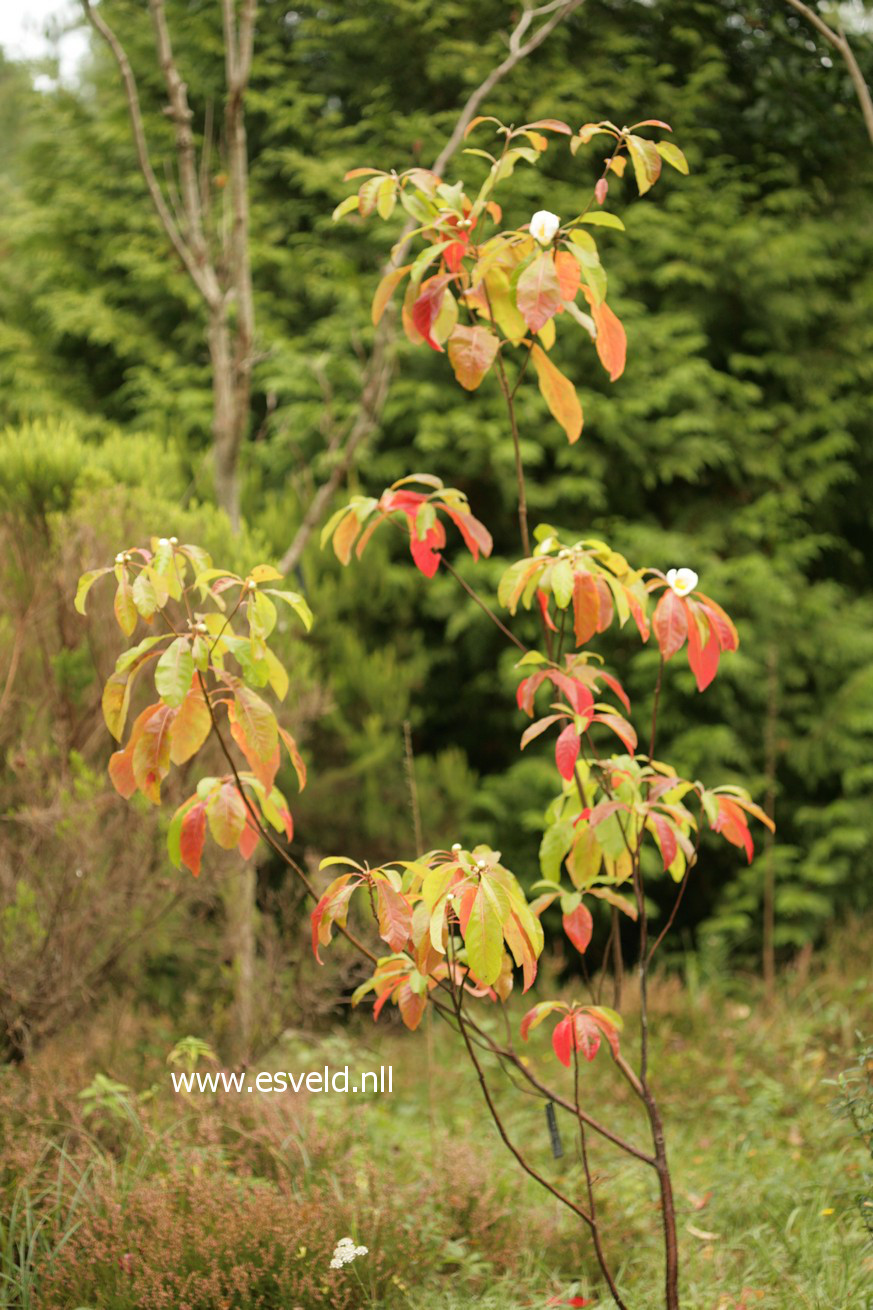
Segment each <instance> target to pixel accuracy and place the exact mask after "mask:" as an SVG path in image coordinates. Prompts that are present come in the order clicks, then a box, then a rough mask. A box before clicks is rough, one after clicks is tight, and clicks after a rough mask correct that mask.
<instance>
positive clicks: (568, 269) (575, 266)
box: [555, 250, 582, 300]
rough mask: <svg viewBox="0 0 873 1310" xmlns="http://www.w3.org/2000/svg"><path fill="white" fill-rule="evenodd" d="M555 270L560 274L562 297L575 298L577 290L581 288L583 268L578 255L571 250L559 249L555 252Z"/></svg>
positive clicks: (559, 282)
mask: <svg viewBox="0 0 873 1310" xmlns="http://www.w3.org/2000/svg"><path fill="white" fill-rule="evenodd" d="M555 272H556V273H557V275H558V285H559V286H560V288H561V297H562V299H564V300H575V299H576V292H577V291H578V290H579V283H580V282H581V281H582V270H581V268H580V267H579V261H578V259H577V258H576V256H575V255H571V254H570V252H569V250H559V251H557V252H556V254H555Z"/></svg>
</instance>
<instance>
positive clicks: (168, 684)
mask: <svg viewBox="0 0 873 1310" xmlns="http://www.w3.org/2000/svg"><path fill="white" fill-rule="evenodd" d="M193 677H194V656H193V655H192V654H191V643H190V642H189V641H188V639H187V638H186V637H177V638H176V640H175V641H174V642H173V643H172V645H171V646H168V647H167V649H166V650H165V651H164V653H163V655H162V656H161V658H160V659H159V660H158V666H157V668H156V669H155V689H156V691H157V693H158V695H159V696H160V698H161V700H162V701H163V702H164V704H165V705H172V706H174V707H175V706H178V705H181V704H182V701H183V700H184V699H185V697H186V695H187V693H188V688H189V687H190V686H191V681H192V679H193Z"/></svg>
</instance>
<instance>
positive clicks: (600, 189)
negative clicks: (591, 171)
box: [594, 177, 609, 205]
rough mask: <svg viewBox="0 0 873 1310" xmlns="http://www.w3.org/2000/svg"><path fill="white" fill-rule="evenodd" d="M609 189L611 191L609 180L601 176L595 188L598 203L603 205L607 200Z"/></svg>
mask: <svg viewBox="0 0 873 1310" xmlns="http://www.w3.org/2000/svg"><path fill="white" fill-rule="evenodd" d="M608 191H609V183H608V182H607V180H606V178H605V177H601V178H600V179H599V181H598V183H597V185H596V186H595V188H594V198H595V200H596V201H597V203H598V205H602V204H603V202H604V201H605V200H606V196H607V192H608Z"/></svg>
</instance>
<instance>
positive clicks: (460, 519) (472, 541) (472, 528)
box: [445, 505, 494, 560]
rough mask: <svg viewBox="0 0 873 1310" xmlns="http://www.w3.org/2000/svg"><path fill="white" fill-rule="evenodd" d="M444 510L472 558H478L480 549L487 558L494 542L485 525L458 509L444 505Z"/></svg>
mask: <svg viewBox="0 0 873 1310" xmlns="http://www.w3.org/2000/svg"><path fill="white" fill-rule="evenodd" d="M445 510H446V513H447V514H448V516H449V518H450V519H451V520H452V522H453V523H454V525H455V527H456V528H457V529H458V531H459V532H460V534H461V536H462V537H463V538H464V543H465V545H466V547H467V549H468V550H469V552H470V554H471V555H472V556H473V559H475V560H478V558H479V551H480V550H481V552H482V554H483V555H484V556H486V558H487V557H488V556H489V555H490V554H491V547H492V546H493V544H494V543H493V541H492V538H491V533H490V532H489V531H488V529H487V528H486V527H485V524H484V523H480V522H479V520H478V519H477V518H474V517H473V515H472V514H469V513H462V512H461V511H460V510H456V509H451V508H450V506H448V505H446V507H445Z"/></svg>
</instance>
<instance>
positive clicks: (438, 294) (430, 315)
mask: <svg viewBox="0 0 873 1310" xmlns="http://www.w3.org/2000/svg"><path fill="white" fill-rule="evenodd" d="M450 281H451V279H450V278H449V277H448V276H447V275H446V274H445V273H443V274H440V275H438V276H436V277H429V278H428V279H427V281H426V282H424V283H423V284H422V289H421V295H420V296H419V297H418V299H417V300H416V302H415V304H414V305H413V306H412V321H413V323H414V324H415V326H416V328H417V329H418V331H419V332H420V333H421V335H422V336H423V337H424V339H425V341H426V342H427V344H428V345H429V346H430V348H431V350H438V351H439V352H440V354H442V353H443V348H442V346H441V345H440V343H439V342H438V341H434V339H433V337H432V336H431V329H432V328H433V325H434V323H435V322H436V321H437V318H438V317H439V312H440V309H441V308H442V304H443V297H444V296H445V294H446V287H447V286H448V284H449V282H450Z"/></svg>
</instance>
